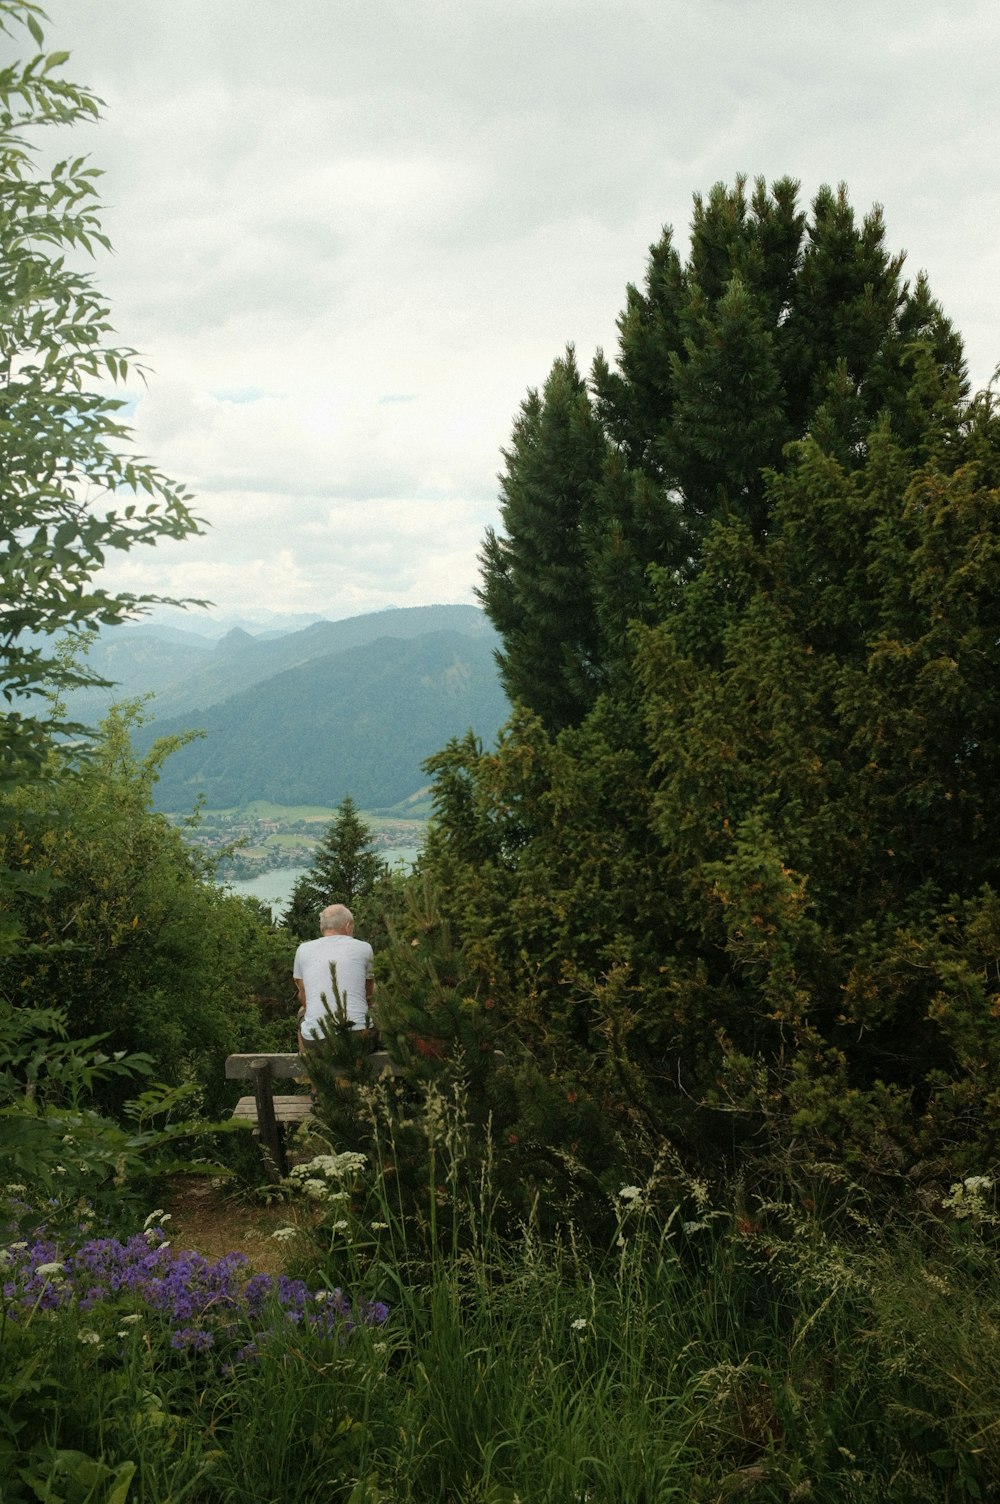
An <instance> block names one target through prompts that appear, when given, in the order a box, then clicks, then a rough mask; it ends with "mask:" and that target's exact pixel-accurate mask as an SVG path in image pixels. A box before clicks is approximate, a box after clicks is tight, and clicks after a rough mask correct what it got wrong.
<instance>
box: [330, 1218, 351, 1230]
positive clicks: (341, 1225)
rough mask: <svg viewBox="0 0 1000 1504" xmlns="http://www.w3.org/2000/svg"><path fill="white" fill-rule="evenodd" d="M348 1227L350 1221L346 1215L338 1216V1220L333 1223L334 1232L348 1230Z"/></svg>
mask: <svg viewBox="0 0 1000 1504" xmlns="http://www.w3.org/2000/svg"><path fill="white" fill-rule="evenodd" d="M347 1227H348V1222H347V1218H346V1217H338V1218H337V1221H336V1222H335V1223H334V1224H333V1230H334V1232H346V1231H347Z"/></svg>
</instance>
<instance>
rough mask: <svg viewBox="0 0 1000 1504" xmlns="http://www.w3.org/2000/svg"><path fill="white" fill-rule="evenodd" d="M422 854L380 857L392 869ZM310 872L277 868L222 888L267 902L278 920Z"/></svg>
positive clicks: (393, 850) (406, 851)
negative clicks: (298, 884)
mask: <svg viewBox="0 0 1000 1504" xmlns="http://www.w3.org/2000/svg"><path fill="white" fill-rule="evenodd" d="M419 855H420V848H419V846H390V847H387V848H386V849H385V850H384V851H380V852H379V856H380V857H382V859H383V861H386V862H388V863H389V865H390V867H412V865H413V863H414V862H415V861H416V860H417V857H418V856H419ZM308 871H309V868H308V867H275V868H274V869H273V870H272V871H271V872H262V873H261V874H260V875H259V877H245V878H235V879H234V880H233V881H232V882H227V883H223V884H222V886H223V887H225V888H230V889H231V890H232V891H233V892H234V893H241V894H243V896H244V897H246V898H256V899H258V900H259V901H260V902H261V903H266V904H267V905H268V907H269V908H270V910H271V913H272V914H273V915H274V917H275V919H278V918H280V916H281V914H282V913H283V911H284V910H285V909H286V908H287V907H288V904H289V901H290V900H291V896H292V889H293V888H294V887H295V884H296V883H297V882H298V880H299V878H300V877H303V876H304V875H305V873H307V872H308Z"/></svg>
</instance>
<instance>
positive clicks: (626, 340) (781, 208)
mask: <svg viewBox="0 0 1000 1504" xmlns="http://www.w3.org/2000/svg"><path fill="white" fill-rule="evenodd" d="M797 195H798V185H797V184H796V183H794V182H793V181H792V180H791V179H787V178H785V179H781V180H780V181H778V182H776V183H774V184H773V186H772V187H771V189H770V190H768V189H767V187H766V185H765V184H764V182H763V180H759V181H758V182H757V183H756V184H755V185H754V189H753V192H752V193H751V194H750V195H749V196H748V194H747V191H746V184H745V182H744V180H743V179H738V180H737V182H736V184H735V185H734V187H733V188H731V189H729V188H726V187H724V186H723V185H721V184H719V185H717V186H716V187H715V188H713V189H712V191H711V193H710V194H709V195H708V197H707V199H705V200H702V199H701V198H700V197H699V198H696V200H695V213H694V221H693V225H692V232H691V250H690V255H689V258H688V261H687V262H686V263H683V262H682V260H681V258H680V256H679V255H678V253H677V251H676V249H675V248H674V245H673V240H672V235H671V232H670V231H669V230H667V231H665V232H664V234H663V237H662V239H661V240H660V241H659V243H658V244H656V245H654V246H653V247H652V248H651V251H650V260H649V266H648V271H647V277H646V284H645V290H644V291H641V292H640V291H639V290H637V289H636V288H635V287H632V286H630V287H629V288H628V291H627V298H626V307H625V311H624V313H623V314H622V315H621V318H620V319H619V323H618V327H619V333H620V340H619V354H618V364H617V369H613V368H612V367H611V366H610V365H609V364H608V362H607V361H606V360H605V358H604V356H603V355H602V354H601V353H600V352H598V355H597V357H596V359H595V361H594V366H593V370H592V374H591V381H590V392H592V396H591V395H589V394H588V388H587V384H586V383H585V382H584V381H583V380H582V378H581V377H580V376H579V374H578V372H577V369H576V365H575V362H574V361H573V360H572V357H571V356H567V357H565V358H560V359H559V360H557V361H556V363H555V365H554V366H553V369H552V374H551V376H550V378H549V380H548V382H547V383H546V386H545V388H544V389H543V393H542V395H541V396H539V395H538V394H537V393H534V392H533V393H531V394H530V395H529V397H528V399H527V401H526V402H525V404H524V406H523V408H522V411H521V414H520V416H519V418H518V420H517V422H516V423H515V427H514V435H513V442H512V445H511V448H510V450H509V451H508V452H507V453H506V456H505V458H506V461H507V464H506V470H505V472H504V475H503V477H502V481H501V503H500V516H501V522H502V531H494V530H492V529H491V530H490V531H489V532H488V533H487V537H486V542H485V546H484V549H483V552H482V556H481V563H482V574H483V585H482V589H481V591H480V599H481V600H482V602H483V605H484V606H485V608H486V611H487V614H488V615H489V616H490V619H491V620H492V621H493V623H494V625H495V626H496V628H497V630H498V632H499V633H500V636H501V639H502V649H501V653H500V663H501V671H502V675H503V682H504V685H505V687H506V689H507V691H508V693H509V694H510V696H511V698H512V699H519V700H520V701H521V702H522V703H523V704H525V705H527V706H529V707H530V708H531V709H532V710H534V711H536V712H537V713H538V714H539V715H540V716H541V717H542V720H543V722H544V724H545V725H546V726H547V727H548V728H549V729H550V730H554V731H558V730H560V729H561V728H563V727H564V726H569V725H576V724H579V722H580V721H581V720H582V719H583V717H584V716H585V715H586V713H587V711H588V710H589V709H590V707H591V706H592V705H593V704H594V702H595V699H596V697H597V695H598V694H599V693H601V692H602V691H603V690H605V689H606V688H607V687H608V686H609V685H611V684H613V683H615V682H616V681H617V680H619V679H620V677H621V675H622V673H623V672H625V671H626V669H627V661H628V648H627V633H626V627H627V623H628V621H630V620H651V619H652V618H653V615H654V614H655V598H654V592H653V590H652V587H651V583H650V576H649V568H650V566H656V567H659V568H661V569H663V568H665V569H668V570H672V571H674V572H675V573H677V574H679V575H682V576H686V575H689V574H690V573H691V572H692V571H694V570H696V569H697V567H698V557H699V552H700V549H701V546H702V542H703V540H704V538H705V536H706V534H707V532H708V530H709V528H710V526H711V524H712V522H713V521H714V520H716V519H725V518H728V517H735V518H739V519H741V520H742V521H744V522H745V523H746V524H747V525H748V526H749V527H750V529H751V533H752V535H753V536H754V537H755V538H757V539H762V538H764V537H765V536H766V534H767V532H768V529H769V527H770V525H771V518H770V504H769V501H768V491H767V485H766V474H767V472H768V471H771V470H775V471H781V470H782V469H783V468H784V467H785V465H786V463H787V461H786V457H785V451H786V446H787V445H788V444H789V443H790V442H791V441H793V440H798V439H801V438H803V437H805V436H806V435H807V434H808V435H810V436H811V437H812V438H813V439H814V440H815V441H816V442H817V443H819V444H820V445H821V446H822V447H823V449H824V450H825V451H826V452H827V453H829V454H831V455H834V456H836V458H837V459H838V460H839V461H840V463H841V464H842V465H844V466H845V467H846V468H847V469H848V470H850V469H852V468H856V467H858V466H860V465H863V463H864V460H865V455H866V442H867V435H868V433H869V432H870V430H871V429H872V427H873V426H874V425H875V423H876V422H877V420H879V418H880V417H881V416H885V417H886V418H887V420H888V421H889V422H890V424H891V426H892V430H893V433H894V434H895V435H896V436H897V437H899V438H900V439H901V440H903V441H905V442H916V443H919V442H920V441H921V436H922V433H923V428H924V424H923V420H922V415H921V414H919V413H918V414H916V415H914V413H913V412H912V411H911V408H912V402H913V382H912V376H913V369H914V362H915V361H919V360H921V359H923V360H926V361H929V362H930V365H931V366H932V367H933V369H934V371H935V372H936V373H937V375H938V378H939V381H940V382H941V383H943V384H944V385H946V386H948V387H949V389H950V392H951V396H952V397H953V398H960V397H962V396H963V395H964V393H965V368H964V363H963V357H962V346H961V341H960V339H959V337H958V336H957V334H956V333H955V331H954V330H953V329H952V327H951V325H950V324H949V323H948V321H947V320H946V319H945V318H944V316H943V314H942V313H941V310H940V308H939V307H938V306H937V304H936V303H935V302H934V300H933V299H932V298H931V296H930V293H929V290H928V287H927V283H926V279H924V278H923V277H920V278H918V279H917V281H916V284H915V285H914V286H913V287H912V288H911V287H910V285H909V284H908V283H907V282H905V281H904V280H903V278H902V265H903V258H902V256H899V255H897V256H893V255H891V254H890V253H889V251H888V250H887V249H886V245H885V227H884V224H883V221H882V215H881V211H880V210H878V209H875V210H873V211H872V213H871V214H869V215H867V216H866V217H865V218H864V219H863V221H862V222H861V224H860V225H858V224H857V223H856V220H855V215H854V211H853V209H852V208H851V206H850V203H849V202H848V199H847V195H846V192H845V190H844V189H843V188H841V189H839V190H838V191H837V192H833V191H832V190H830V189H828V188H823V189H822V190H821V191H820V192H819V194H818V195H817V197H816V199H815V202H814V204H813V206H812V214H811V217H810V216H807V215H806V214H805V213H803V212H802V211H801V210H800V209H799V207H798V204H797Z"/></svg>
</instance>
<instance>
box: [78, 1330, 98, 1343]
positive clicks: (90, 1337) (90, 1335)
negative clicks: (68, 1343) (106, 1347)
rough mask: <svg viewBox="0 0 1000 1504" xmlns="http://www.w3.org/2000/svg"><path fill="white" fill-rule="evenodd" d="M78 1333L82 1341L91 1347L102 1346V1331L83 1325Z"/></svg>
mask: <svg viewBox="0 0 1000 1504" xmlns="http://www.w3.org/2000/svg"><path fill="white" fill-rule="evenodd" d="M76 1335H77V1337H78V1338H79V1340H80V1341H81V1342H83V1343H86V1344H88V1345H89V1346H91V1347H100V1345H101V1334H100V1332H95V1331H92V1330H91V1328H90V1327H81V1328H80V1330H79V1331H78V1332H77V1334H76Z"/></svg>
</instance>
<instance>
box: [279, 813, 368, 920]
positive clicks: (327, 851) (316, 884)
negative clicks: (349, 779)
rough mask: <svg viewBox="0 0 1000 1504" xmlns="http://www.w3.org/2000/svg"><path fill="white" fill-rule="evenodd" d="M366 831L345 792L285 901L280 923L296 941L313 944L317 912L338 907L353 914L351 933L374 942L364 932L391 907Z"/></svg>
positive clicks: (317, 917) (318, 914)
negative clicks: (310, 941) (308, 941)
mask: <svg viewBox="0 0 1000 1504" xmlns="http://www.w3.org/2000/svg"><path fill="white" fill-rule="evenodd" d="M371 839H372V831H371V827H370V826H369V825H366V823H365V822H364V820H362V818H361V816H360V815H359V814H358V811H357V807H356V806H355V803H354V800H353V799H352V798H351V796H350V794H348V795H346V796H345V798H343V799H342V800H341V802H340V803H339V804H338V806H337V813H336V818H335V819H334V820H333V822H332V823H331V824H330V825H329V826H328V828H327V831H326V834H325V835H324V837H323V839H322V841H321V842H320V843H319V845H318V846H317V848H316V851H315V853H314V857H313V864H312V866H311V867H310V868H309V871H308V872H305V873H303V875H302V876H301V877H300V878H299V880H298V882H297V883H296V884H295V887H294V888H293V889H292V897H291V902H290V903H289V906H288V908H287V909H286V910H285V913H284V915H283V916H282V920H281V922H282V925H283V926H284V927H285V929H288V930H291V932H292V934H293V935H294V936H295V938H296V940H314V939H315V938H316V936H317V935H318V934H319V916H320V910H321V909H325V908H326V907H327V905H328V904H331V903H343V904H346V905H347V907H348V908H349V909H350V910H351V912H352V913H353V914H354V924H355V931H356V933H357V934H358V935H359V936H361V935H363V936H364V937H365V938H366V939H368V940H369V941H370V943H374V941H372V939H371V935H370V933H369V931H370V929H371V927H372V925H373V924H375V926H376V928H380V926H379V925H378V922H377V921H378V920H379V919H381V918H382V914H383V910H384V909H385V908H386V906H387V905H388V906H389V907H391V902H392V900H391V897H390V893H391V891H394V884H393V880H392V873H391V871H390V869H389V865H388V863H387V862H385V861H383V859H382V858H381V857H380V856H379V855H378V854H377V852H374V851H371V850H369V847H370V845H371Z"/></svg>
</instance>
